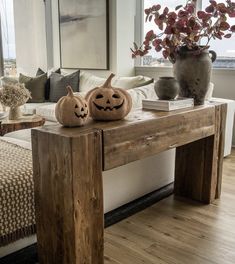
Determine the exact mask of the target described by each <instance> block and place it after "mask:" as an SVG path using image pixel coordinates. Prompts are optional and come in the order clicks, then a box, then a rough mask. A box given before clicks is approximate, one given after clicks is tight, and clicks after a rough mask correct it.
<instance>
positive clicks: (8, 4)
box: [0, 0, 16, 75]
mask: <svg viewBox="0 0 235 264" xmlns="http://www.w3.org/2000/svg"><path fill="white" fill-rule="evenodd" d="M0 16H1V29H2V46H3V61H4V75H16V52H15V30H14V13H13V0H0Z"/></svg>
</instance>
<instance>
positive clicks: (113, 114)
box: [86, 73, 132, 121]
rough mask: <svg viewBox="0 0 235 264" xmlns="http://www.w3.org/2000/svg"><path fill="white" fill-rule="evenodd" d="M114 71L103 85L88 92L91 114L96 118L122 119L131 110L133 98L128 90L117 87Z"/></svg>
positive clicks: (87, 97)
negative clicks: (112, 82)
mask: <svg viewBox="0 0 235 264" xmlns="http://www.w3.org/2000/svg"><path fill="white" fill-rule="evenodd" d="M114 76H115V75H114V74H113V73H112V74H111V75H110V76H109V78H108V79H107V80H106V82H105V83H104V84H103V85H102V86H101V87H96V88H94V89H92V90H91V91H89V92H88V93H87V96H86V99H87V101H88V104H89V109H90V115H91V117H92V118H93V119H95V120H106V121H108V120H120V119H123V118H124V117H125V116H126V115H127V114H128V113H129V112H130V110H131V107H132V100H131V96H130V95H129V93H128V92H127V91H125V90H124V89H121V88H115V87H112V85H111V80H112V78H113V77H114Z"/></svg>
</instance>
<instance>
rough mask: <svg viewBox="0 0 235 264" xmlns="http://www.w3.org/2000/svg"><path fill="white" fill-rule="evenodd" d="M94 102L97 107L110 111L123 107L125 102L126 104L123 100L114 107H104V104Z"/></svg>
mask: <svg viewBox="0 0 235 264" xmlns="http://www.w3.org/2000/svg"><path fill="white" fill-rule="evenodd" d="M93 103H94V105H95V106H96V108H97V109H99V110H104V111H107V110H109V111H113V109H116V110H118V109H119V108H121V107H122V106H123V104H124V100H123V101H122V103H121V104H120V105H116V106H114V107H110V106H106V107H103V106H100V105H98V104H96V103H95V102H93Z"/></svg>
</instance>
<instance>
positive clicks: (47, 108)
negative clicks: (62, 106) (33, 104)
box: [36, 103, 57, 122]
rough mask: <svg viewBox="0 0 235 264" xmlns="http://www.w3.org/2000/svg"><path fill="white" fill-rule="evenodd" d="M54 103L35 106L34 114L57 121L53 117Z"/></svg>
mask: <svg viewBox="0 0 235 264" xmlns="http://www.w3.org/2000/svg"><path fill="white" fill-rule="evenodd" d="M55 105H56V104H55V103H52V104H49V105H43V106H39V107H37V108H36V114H37V115H40V116H42V117H44V118H45V119H46V120H47V121H52V122H57V119H56V117H55Z"/></svg>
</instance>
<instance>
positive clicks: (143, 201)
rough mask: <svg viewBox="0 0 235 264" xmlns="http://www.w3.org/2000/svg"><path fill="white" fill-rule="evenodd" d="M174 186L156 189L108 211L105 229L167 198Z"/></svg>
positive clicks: (169, 185) (171, 184)
mask: <svg viewBox="0 0 235 264" xmlns="http://www.w3.org/2000/svg"><path fill="white" fill-rule="evenodd" d="M173 189H174V184H173V183H170V184H168V185H166V186H164V187H162V188H161V189H158V190H156V191H154V192H151V193H149V194H146V195H144V196H142V197H140V198H138V199H136V200H134V201H133V202H130V203H128V204H125V205H123V206H121V207H119V208H117V209H115V210H113V211H110V212H108V213H106V214H105V216H104V217H105V227H109V226H111V225H114V224H116V223H118V222H120V221H121V220H123V219H125V218H127V217H129V216H131V215H134V214H136V213H138V212H140V211H142V210H144V209H146V208H147V207H149V206H151V205H153V204H155V203H157V202H159V201H160V200H162V199H164V198H166V197H168V196H169V195H171V194H172V193H173Z"/></svg>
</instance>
